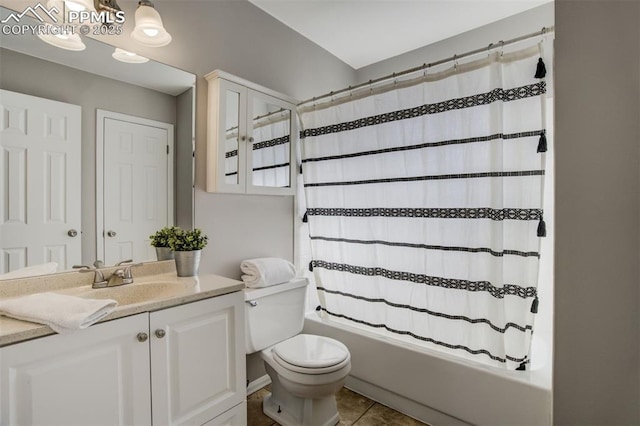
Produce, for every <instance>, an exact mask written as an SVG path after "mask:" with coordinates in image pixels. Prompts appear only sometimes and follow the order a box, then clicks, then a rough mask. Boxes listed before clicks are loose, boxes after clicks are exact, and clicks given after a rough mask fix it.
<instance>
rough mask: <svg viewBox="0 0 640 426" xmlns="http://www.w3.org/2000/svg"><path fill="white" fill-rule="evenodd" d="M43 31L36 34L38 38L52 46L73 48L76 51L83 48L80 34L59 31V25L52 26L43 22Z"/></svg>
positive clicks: (84, 47)
mask: <svg viewBox="0 0 640 426" xmlns="http://www.w3.org/2000/svg"><path fill="white" fill-rule="evenodd" d="M45 27H46V28H45V31H42V32H41V33H39V34H38V37H39V38H40V40H42V41H44V42H45V43H49V44H50V45H52V46H55V47H59V48H61V49H66V50H75V51H77V52H79V51H81V50H84V49H86V48H87V46H85V45H84V43H83V42H82V39H81V38H80V35H79V34H77V33H74V32H66V31H61V29H60V27H57V29H55V28H56V27H54V26H53V25H51V24H45Z"/></svg>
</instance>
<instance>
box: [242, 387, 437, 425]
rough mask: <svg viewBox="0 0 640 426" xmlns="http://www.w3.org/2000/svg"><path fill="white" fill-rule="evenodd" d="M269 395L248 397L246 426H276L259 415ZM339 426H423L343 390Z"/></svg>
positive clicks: (339, 395)
mask: <svg viewBox="0 0 640 426" xmlns="http://www.w3.org/2000/svg"><path fill="white" fill-rule="evenodd" d="M268 393H269V390H268V386H267V387H266V388H262V389H260V390H259V391H257V392H254V393H252V394H251V395H249V396H248V397H247V417H248V426H277V425H278V424H277V423H275V422H274V421H273V420H271V419H270V418H269V417H267V416H265V415H264V413H263V412H262V398H264V397H265V396H266V395H267V394H268ZM336 401H337V403H338V413H340V426H348V425H353V426H391V425H393V426H419V425H424V423H422V422H419V421H417V420H415V419H412V418H411V417H408V416H405V415H404V414H402V413H399V412H397V411H395V410H392V409H391V408H389V407H386V406H384V405H382V404H379V403H377V402H375V401H372V400H370V399H369V398H367V397H365V396H362V395H360V394H358V393H355V392H353V391H351V390H349V389H347V388H342V389H341V390H340V392H338V393H337V394H336Z"/></svg>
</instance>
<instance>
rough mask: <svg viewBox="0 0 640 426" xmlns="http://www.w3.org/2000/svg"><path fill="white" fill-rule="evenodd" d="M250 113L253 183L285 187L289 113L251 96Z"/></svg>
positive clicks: (288, 163)
mask: <svg viewBox="0 0 640 426" xmlns="http://www.w3.org/2000/svg"><path fill="white" fill-rule="evenodd" d="M252 112H253V115H252V117H253V120H252V128H253V133H252V140H251V142H252V146H251V149H252V156H251V158H252V172H251V179H252V184H253V185H254V186H269V187H276V188H288V187H290V186H291V182H290V180H289V177H290V175H291V173H290V165H291V164H290V163H291V142H290V140H291V111H290V110H288V109H285V108H281V107H279V106H276V105H272V104H270V103H268V102H265V101H264V100H263V99H260V98H257V97H254V98H253V105H252Z"/></svg>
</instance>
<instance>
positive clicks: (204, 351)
mask: <svg viewBox="0 0 640 426" xmlns="http://www.w3.org/2000/svg"><path fill="white" fill-rule="evenodd" d="M0 366H1V369H0V372H1V373H0V378H1V383H0V399H1V405H0V424H3V425H21V426H22V425H25V426H26V425H66V426H72V425H92V426H93V425H96V426H97V425H116V424H120V425H136V426H143V425H152V424H153V425H179V424H190V425H191V424H193V425H201V424H205V423H207V422H211V424H212V425H214V424H232V425H233V424H243V423H237V422H236V423H234V419H236V420H237V421H240V422H242V419H243V417H242V410H243V407H245V405H244V399H245V356H244V307H243V297H242V293H241V292H236V293H231V294H227V295H224V296H219V297H214V298H211V299H206V300H202V301H198V302H193V303H189V304H186V305H181V306H177V307H174V308H169V309H165V310H160V311H156V312H151V313H141V314H137V315H133V316H130V317H125V318H122V319H117V320H114V321H109V322H106V323H102V324H97V325H95V326H92V327H89V328H88V329H86V330H82V331H78V332H76V333H73V334H69V335H59V334H56V335H53V336H47V337H43V338H40V339H36V340H32V341H28V342H25V343H18V344H15V345H12V346H7V347H3V348H0ZM234 416H235V417H234ZM245 416H246V414H245ZM218 417H220V418H219V419H218ZM245 418H246V417H245ZM229 419H231V420H229ZM218 420H219V422H218V423H216V422H217V421H218Z"/></svg>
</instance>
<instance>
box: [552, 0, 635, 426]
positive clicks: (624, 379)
mask: <svg viewBox="0 0 640 426" xmlns="http://www.w3.org/2000/svg"><path fill="white" fill-rule="evenodd" d="M556 25H557V31H556V49H555V53H556V68H555V78H556V92H555V93H556V108H555V111H556V141H557V142H556V145H555V150H556V151H555V153H556V233H555V235H556V270H555V273H556V280H555V298H556V309H555V356H554V392H553V393H554V421H555V424H558V425H565V424H580V425H587V424H591V425H593V424H598V425H604V424H616V425H631V424H634V425H637V424H640V392H639V385H640V384H639V378H640V372H639V362H640V361H639V356H638V351H639V346H640V340H639V338H640V329H639V325H640V309H639V308H640V307H639V306H638V304H639V298H640V295H639V287H640V272H639V270H638V265H639V260H640V247H639V239H638V237H639V235H640V225H639V222H640V211H639V200H638V194H639V192H640V178H639V175H638V170H639V167H638V166H639V159H640V151H639V150H640V131H639V125H638V122H639V119H640V102H639V94H640V87H639V82H640V73H639V69H638V68H639V63H640V33H639V29H640V3H639V2H636V1H572V0H556Z"/></svg>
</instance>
